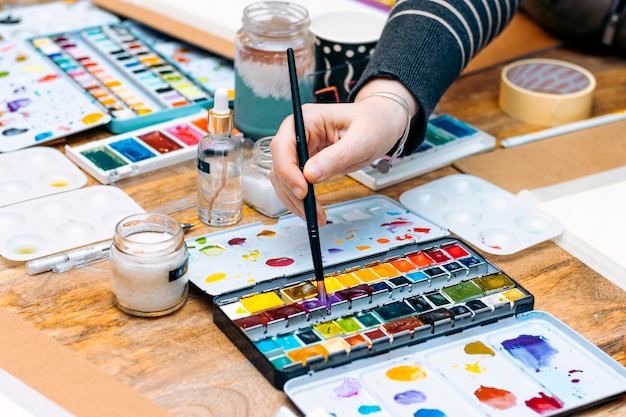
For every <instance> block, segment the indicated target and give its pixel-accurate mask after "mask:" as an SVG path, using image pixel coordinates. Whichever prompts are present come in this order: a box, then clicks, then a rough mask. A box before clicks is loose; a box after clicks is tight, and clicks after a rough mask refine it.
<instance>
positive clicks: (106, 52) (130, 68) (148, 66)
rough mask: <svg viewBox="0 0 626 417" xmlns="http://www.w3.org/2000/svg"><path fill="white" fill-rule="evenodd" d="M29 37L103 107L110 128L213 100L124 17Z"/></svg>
mask: <svg viewBox="0 0 626 417" xmlns="http://www.w3.org/2000/svg"><path fill="white" fill-rule="evenodd" d="M29 41H30V42H31V43H32V45H33V46H34V47H35V48H36V49H37V50H38V51H39V52H40V53H42V54H43V55H44V56H46V57H47V58H48V59H49V60H50V61H51V62H52V63H54V65H56V66H57V68H58V71H59V72H61V73H63V74H65V75H66V76H67V77H69V78H70V79H71V80H72V81H73V82H74V83H76V84H77V85H78V86H80V88H81V89H82V90H83V91H84V92H85V94H86V95H88V96H90V97H91V98H93V99H95V100H96V101H97V102H98V103H100V105H101V106H102V107H103V108H104V109H106V111H107V112H108V113H109V114H110V115H111V122H110V123H109V124H108V125H107V128H108V129H109V130H110V131H111V132H113V133H122V132H126V131H129V130H133V129H138V128H141V127H145V126H148V125H150V124H154V123H158V122H162V121H165V120H168V119H171V118H174V117H181V116H184V115H188V114H191V113H193V112H197V111H198V110H199V109H201V108H203V109H208V108H209V107H210V106H211V104H212V102H213V98H212V93H211V92H210V91H208V90H206V89H205V88H204V86H203V85H201V84H199V83H197V82H196V81H195V80H194V79H193V78H191V77H190V76H188V75H186V74H185V73H184V72H183V71H182V70H181V69H179V68H178V67H177V65H176V64H175V63H174V62H172V61H170V60H169V59H167V58H166V57H164V56H163V55H161V54H160V53H159V52H157V51H156V50H154V48H153V47H152V46H151V45H149V44H148V43H147V42H145V41H144V40H143V39H142V38H141V37H140V36H138V35H137V34H135V33H134V32H133V30H132V28H130V27H129V26H127V25H125V24H124V23H118V24H108V25H102V26H97V27H92V28H86V29H83V30H79V31H75V32H68V33H59V34H51V35H45V36H36V37H33V38H30V39H29Z"/></svg>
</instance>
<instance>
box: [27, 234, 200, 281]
mask: <svg viewBox="0 0 626 417" xmlns="http://www.w3.org/2000/svg"><path fill="white" fill-rule="evenodd" d="M181 226H182V228H183V232H186V231H187V230H189V229H191V228H192V227H193V226H194V224H191V223H181ZM112 244H113V241H112V240H107V241H104V242H100V243H96V244H93V245H89V246H84V247H82V248H77V249H72V250H69V251H67V252H61V253H57V254H54V255H49V256H44V257H43V258H39V259H33V260H32V261H29V262H27V263H26V272H28V275H36V274H41V273H43V272H48V271H52V272H58V273H61V272H66V271H69V270H71V269H76V268H82V267H84V266H87V265H91V264H92V263H94V262H97V261H100V260H102V259H107V258H108V257H109V255H110V254H111V245H112Z"/></svg>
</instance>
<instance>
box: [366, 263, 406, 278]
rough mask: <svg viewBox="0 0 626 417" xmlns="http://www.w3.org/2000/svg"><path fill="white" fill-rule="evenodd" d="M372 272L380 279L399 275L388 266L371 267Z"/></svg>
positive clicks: (394, 269)
mask: <svg viewBox="0 0 626 417" xmlns="http://www.w3.org/2000/svg"><path fill="white" fill-rule="evenodd" d="M372 271H374V273H375V274H376V275H378V276H379V277H382V278H389V277H397V276H398V275H400V273H399V272H398V270H397V269H396V268H394V267H393V266H392V265H390V264H380V265H376V266H373V267H372Z"/></svg>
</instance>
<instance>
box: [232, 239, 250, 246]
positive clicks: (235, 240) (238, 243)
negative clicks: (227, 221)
mask: <svg viewBox="0 0 626 417" xmlns="http://www.w3.org/2000/svg"><path fill="white" fill-rule="evenodd" d="M244 243H246V238H245V237H234V238H232V239H231V240H229V241H228V244H229V245H230V246H235V245H243V244H244Z"/></svg>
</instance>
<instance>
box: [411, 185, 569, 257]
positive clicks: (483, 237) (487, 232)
mask: <svg viewBox="0 0 626 417" xmlns="http://www.w3.org/2000/svg"><path fill="white" fill-rule="evenodd" d="M400 202H401V203H402V204H403V205H405V206H406V207H408V208H409V209H411V210H412V211H414V212H416V213H418V214H419V215H421V216H423V217H425V218H426V219H428V220H430V221H432V222H434V223H436V224H438V225H441V226H443V227H446V228H448V229H449V230H450V231H452V232H453V233H455V234H456V235H458V236H459V237H461V238H463V239H464V240H466V241H468V242H469V243H471V244H473V245H475V246H476V247H478V248H479V249H481V250H484V251H485V252H488V253H492V254H497V255H508V254H511V253H515V252H518V251H520V250H522V249H525V248H528V247H530V246H532V245H535V244H537V243H540V242H543V241H545V240H548V239H552V238H554V237H556V236H558V235H559V234H561V233H562V232H563V226H562V225H561V223H560V222H559V221H557V220H556V219H554V218H553V217H551V216H549V215H548V214H546V213H545V212H543V211H542V210H540V209H538V208H536V207H534V206H532V205H531V204H529V203H527V202H525V201H524V200H523V199H521V198H519V197H517V196H515V195H513V194H511V193H509V192H508V191H505V190H503V189H502V188H499V187H497V186H495V185H493V184H491V183H489V182H487V181H485V180H483V179H481V178H478V177H475V176H472V175H466V174H457V175H449V176H447V177H444V178H441V179H439V180H435V181H432V182H430V183H427V184H425V185H422V186H420V187H416V188H413V189H412V190H409V191H406V192H404V193H403V194H402V195H401V196H400Z"/></svg>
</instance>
